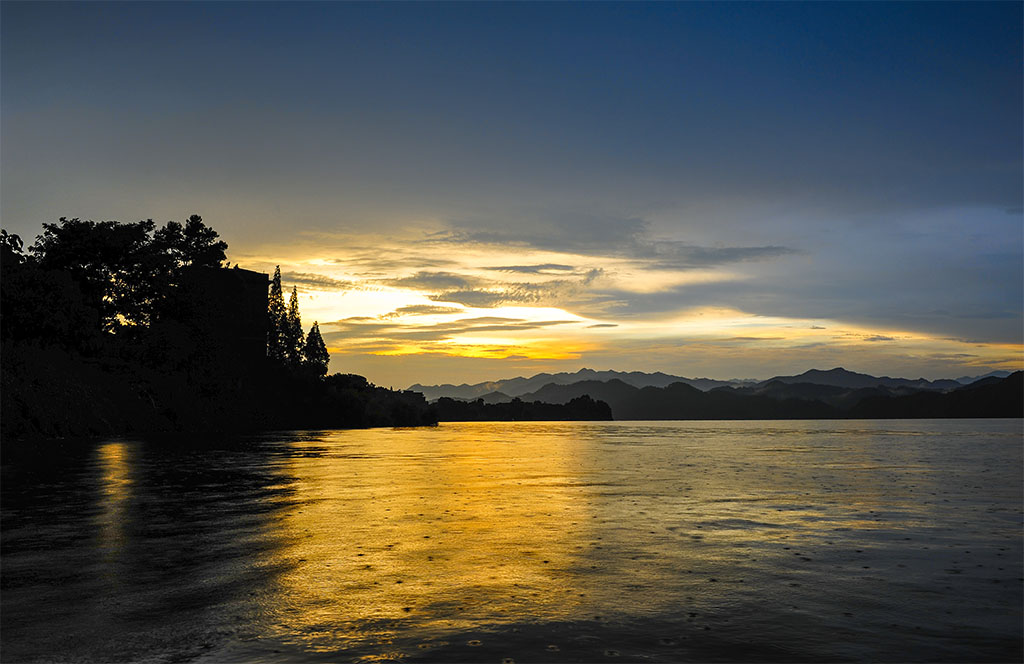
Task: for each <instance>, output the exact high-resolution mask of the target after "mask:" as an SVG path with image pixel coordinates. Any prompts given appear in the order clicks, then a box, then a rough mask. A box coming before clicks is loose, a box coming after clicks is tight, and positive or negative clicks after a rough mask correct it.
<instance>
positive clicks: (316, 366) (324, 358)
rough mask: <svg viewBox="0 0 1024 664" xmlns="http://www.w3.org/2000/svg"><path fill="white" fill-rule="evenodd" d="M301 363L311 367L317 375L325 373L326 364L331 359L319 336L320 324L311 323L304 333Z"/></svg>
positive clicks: (324, 374) (322, 339)
mask: <svg viewBox="0 0 1024 664" xmlns="http://www.w3.org/2000/svg"><path fill="white" fill-rule="evenodd" d="M302 355H303V364H305V366H307V367H309V368H311V369H312V370H313V371H314V373H316V375H318V376H326V375H327V365H328V364H329V363H330V361H331V355H330V353H328V352H327V345H326V344H325V343H324V338H323V337H322V336H320V325H319V324H317V323H313V327H311V328H309V334H307V335H306V345H305V347H304V348H303V349H302Z"/></svg>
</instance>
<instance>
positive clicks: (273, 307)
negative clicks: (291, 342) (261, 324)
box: [267, 265, 287, 364]
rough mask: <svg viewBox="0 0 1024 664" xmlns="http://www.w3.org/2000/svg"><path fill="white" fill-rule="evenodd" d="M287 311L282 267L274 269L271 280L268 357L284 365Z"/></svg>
mask: <svg viewBox="0 0 1024 664" xmlns="http://www.w3.org/2000/svg"><path fill="white" fill-rule="evenodd" d="M286 324H287V311H286V309H285V308H284V294H283V292H282V290H281V266H280V265H278V266H277V267H275V268H274V276H273V277H272V278H271V279H270V299H269V300H268V302H267V357H269V358H270V359H271V360H273V361H275V362H278V363H280V364H284V362H285V358H286V351H285V342H284V335H285V327H286Z"/></svg>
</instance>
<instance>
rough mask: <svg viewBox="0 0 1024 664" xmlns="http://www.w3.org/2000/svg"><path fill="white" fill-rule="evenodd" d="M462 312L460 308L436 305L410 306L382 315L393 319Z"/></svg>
mask: <svg viewBox="0 0 1024 664" xmlns="http://www.w3.org/2000/svg"><path fill="white" fill-rule="evenodd" d="M463 311H464V310H463V309H462V308H460V307H442V306H439V305H436V304H410V305H409V306H407V307H399V308H397V309H395V310H394V311H392V312H391V313H389V314H384V317H385V318H393V317H395V316H441V315H445V314H458V313H462V312H463Z"/></svg>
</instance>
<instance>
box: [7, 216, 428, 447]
mask: <svg viewBox="0 0 1024 664" xmlns="http://www.w3.org/2000/svg"><path fill="white" fill-rule="evenodd" d="M0 240H2V241H0V270H2V274H0V345H2V348H0V381H2V382H0V436H2V438H3V440H4V441H9V440H16V439H30V438H58V437H87V436H103V435H124V434H149V433H160V432H175V431H178V432H181V431H195V432H199V431H238V432H242V431H255V430H271V429H296V428H350V427H371V426H406V425H421V424H433V423H436V422H437V416H436V412H435V409H434V408H433V407H431V406H430V405H429V404H427V402H426V400H425V399H424V398H423V395H421V394H418V393H415V392H408V391H395V390H390V389H385V388H381V387H377V386H374V385H372V384H371V383H369V382H368V381H367V380H366V379H365V378H363V377H362V376H356V375H351V374H340V373H336V374H334V375H327V366H328V362H329V359H330V356H329V354H328V351H327V348H326V347H325V345H324V342H323V339H322V337H321V335H320V331H319V327H318V325H317V324H316V323H314V324H313V325H312V326H311V327H310V328H309V330H308V332H304V331H303V326H302V323H301V318H300V314H299V308H298V298H297V293H296V291H295V289H294V288H293V289H292V292H291V297H290V300H289V302H288V304H287V305H285V302H284V297H283V293H282V285H281V282H280V272H279V271H275V274H274V277H273V279H270V278H268V275H267V274H264V273H260V272H253V271H250V270H243V269H240V268H239V267H238V266H237V265H236V266H234V267H230V268H229V267H227V262H226V256H225V253H224V251H225V249H227V244H226V243H225V242H223V241H222V240H220V239H219V236H218V234H217V233H216V231H214V230H213V229H212V228H210V227H208V226H206V225H205V224H204V223H203V220H202V218H201V217H199V216H198V215H193V216H191V217H190V218H189V219H188V220H186V221H185V222H184V223H179V222H175V221H171V222H168V223H167V224H166V225H164V226H163V227H160V228H157V227H156V225H155V224H154V223H153V221H151V220H147V221H140V222H137V223H119V222H115V221H102V222H93V221H82V220H79V219H64V218H62V219H61V220H60V221H59V222H58V223H55V224H43V232H42V234H40V235H39V236H38V237H37V238H36V240H35V242H34V244H32V245H31V246H30V247H27V248H26V247H25V245H24V243H23V241H22V240H21V238H19V237H18V236H16V235H11V234H9V233H7V232H6V231H0Z"/></svg>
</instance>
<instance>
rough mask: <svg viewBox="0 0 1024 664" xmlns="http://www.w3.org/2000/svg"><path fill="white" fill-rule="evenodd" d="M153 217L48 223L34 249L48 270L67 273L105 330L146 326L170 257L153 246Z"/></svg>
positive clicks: (169, 267) (170, 267)
mask: <svg viewBox="0 0 1024 664" xmlns="http://www.w3.org/2000/svg"><path fill="white" fill-rule="evenodd" d="M154 228H155V225H154V224H153V220H152V219H147V220H145V221H139V222H136V223H128V224H122V223H118V222H116V221H100V222H95V221H82V220H80V219H77V218H76V219H67V218H65V217H61V218H60V221H59V223H57V224H43V233H42V235H40V236H39V237H37V238H36V241H35V244H33V245H32V247H31V249H30V250H29V251H30V253H31V254H32V255H33V256H34V257H35V259H36V262H37V264H38V266H39V267H40V268H41V269H43V270H59V271H63V272H66V273H67V274H69V275H70V276H71V278H72V279H74V281H75V282H76V283H77V284H78V286H79V288H80V289H81V291H82V294H83V296H84V297H85V299H86V302H87V303H88V305H89V306H91V307H92V308H94V309H96V310H97V311H99V312H100V320H101V324H102V327H103V329H105V330H108V331H115V330H118V329H123V328H130V327H136V326H142V325H147V324H148V323H149V322H150V320H151V318H152V316H153V313H154V310H155V307H156V306H157V304H158V302H159V301H160V300H161V299H162V297H163V296H164V294H165V288H166V285H167V278H166V277H167V275H168V273H169V272H171V271H172V270H173V269H174V264H173V262H172V260H171V258H170V256H169V255H168V254H167V253H166V252H165V251H163V250H162V248H161V247H158V246H157V245H156V243H154V242H153V239H152V234H153V230H154Z"/></svg>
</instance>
